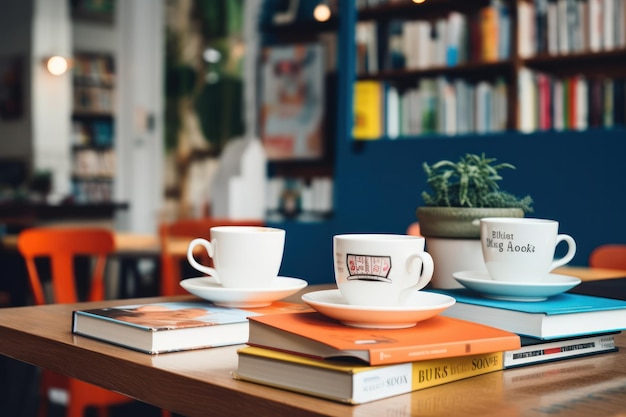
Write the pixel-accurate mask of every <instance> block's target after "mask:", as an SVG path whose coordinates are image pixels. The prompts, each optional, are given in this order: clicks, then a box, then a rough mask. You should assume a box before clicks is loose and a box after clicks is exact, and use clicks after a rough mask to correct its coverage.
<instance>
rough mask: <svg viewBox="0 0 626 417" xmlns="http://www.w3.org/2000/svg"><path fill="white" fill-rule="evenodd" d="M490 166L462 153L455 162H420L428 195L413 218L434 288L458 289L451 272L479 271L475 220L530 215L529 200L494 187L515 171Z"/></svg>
mask: <svg viewBox="0 0 626 417" xmlns="http://www.w3.org/2000/svg"><path fill="white" fill-rule="evenodd" d="M495 162H496V159H495V158H487V157H486V156H485V154H482V155H475V154H466V155H464V156H463V157H461V158H460V159H459V161H458V162H453V161H448V160H442V161H439V162H436V163H435V164H432V165H429V164H428V163H426V162H424V164H423V168H424V171H425V172H426V180H427V183H428V185H429V187H430V188H431V192H428V191H423V192H422V199H423V200H424V205H423V206H420V207H418V208H417V213H416V215H417V219H418V221H419V224H420V230H421V233H422V235H423V236H424V237H426V245H427V248H428V251H429V252H430V254H431V255H432V257H433V260H434V262H435V273H434V275H433V281H432V282H433V286H435V287H438V288H455V287H460V286H461V285H460V284H459V283H457V282H456V281H455V280H454V278H453V277H452V273H453V272H457V271H462V270H470V269H484V263H483V259H482V252H481V248H480V227H479V226H480V219H481V218H483V217H523V216H524V214H525V213H530V212H532V211H533V208H532V203H533V200H532V198H531V197H530V196H525V197H522V198H518V197H517V196H515V195H513V194H511V193H509V192H506V191H503V190H501V189H500V186H499V182H500V181H501V180H502V176H501V175H500V173H499V171H500V170H502V169H515V167H514V166H513V165H511V164H509V163H497V164H496V163H495Z"/></svg>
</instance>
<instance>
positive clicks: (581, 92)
mask: <svg viewBox="0 0 626 417" xmlns="http://www.w3.org/2000/svg"><path fill="white" fill-rule="evenodd" d="M587 97H588V83H587V79H586V78H585V77H583V76H582V75H581V76H578V77H576V121H575V122H576V129H577V130H585V129H587V127H588V126H587V125H588V122H587V120H588V115H589V101H588V100H587Z"/></svg>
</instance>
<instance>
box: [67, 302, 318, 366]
mask: <svg viewBox="0 0 626 417" xmlns="http://www.w3.org/2000/svg"><path fill="white" fill-rule="evenodd" d="M294 311H310V308H308V307H307V306H305V305H302V304H296V303H287V302H280V301H279V302H274V303H273V304H271V305H269V306H267V307H259V308H250V309H246V310H243V309H237V308H228V307H217V306H215V305H213V304H210V303H207V302H193V301H190V302H164V303H151V304H134V305H125V306H115V307H105V308H98V309H90V310H76V311H74V313H73V315H72V333H74V334H77V335H81V336H87V337H90V338H92V339H97V340H100V341H103V342H107V343H112V344H115V345H118V346H123V347H127V348H130V349H134V350H138V351H140V352H145V353H149V354H158V353H165V352H176V351H181V350H190V349H201V348H209V347H216V346H226V345H237V344H243V343H246V341H247V340H248V318H249V317H251V316H257V315H263V314H278V313H286V312H294Z"/></svg>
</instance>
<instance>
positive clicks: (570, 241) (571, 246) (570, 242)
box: [550, 234, 576, 271]
mask: <svg viewBox="0 0 626 417" xmlns="http://www.w3.org/2000/svg"><path fill="white" fill-rule="evenodd" d="M563 241H565V242H567V246H568V249H567V253H566V254H565V256H563V257H562V258H560V259H555V260H554V261H552V264H551V265H550V271H552V270H553V269H555V268H558V267H559V266H563V265H565V264H566V263H568V262H569V261H571V260H572V259H573V258H574V255H575V254H576V241H575V240H574V238H573V237H571V236H570V235H563V234H561V235H557V237H556V245H555V247H556V246H558V245H559V243H561V242H563Z"/></svg>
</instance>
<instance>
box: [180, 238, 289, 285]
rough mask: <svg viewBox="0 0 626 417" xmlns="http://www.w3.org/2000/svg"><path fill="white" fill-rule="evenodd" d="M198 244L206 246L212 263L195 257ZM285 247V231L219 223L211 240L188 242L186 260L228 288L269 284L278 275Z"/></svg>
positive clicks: (201, 239)
mask: <svg viewBox="0 0 626 417" xmlns="http://www.w3.org/2000/svg"><path fill="white" fill-rule="evenodd" d="M196 246H202V247H204V248H205V249H206V251H207V253H208V255H209V257H210V258H211V259H212V260H213V267H209V266H206V265H201V264H200V263H199V262H198V261H196V259H195V258H194V256H193V254H194V250H195V248H196ZM284 247H285V231H284V230H283V229H278V228H274V227H262V226H217V227H212V228H211V241H210V242H209V241H208V240H206V239H203V238H196V239H193V240H192V241H191V242H189V246H188V247H187V260H188V261H189V263H190V264H191V266H193V267H194V268H195V269H197V270H198V271H200V272H203V273H205V274H207V275H210V276H212V277H213V278H214V279H215V280H216V281H217V282H218V283H219V284H221V285H222V286H224V287H228V288H267V287H270V286H271V285H272V282H273V281H274V279H275V278H276V277H277V276H278V272H279V270H280V265H281V263H282V259H283V251H284Z"/></svg>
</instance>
